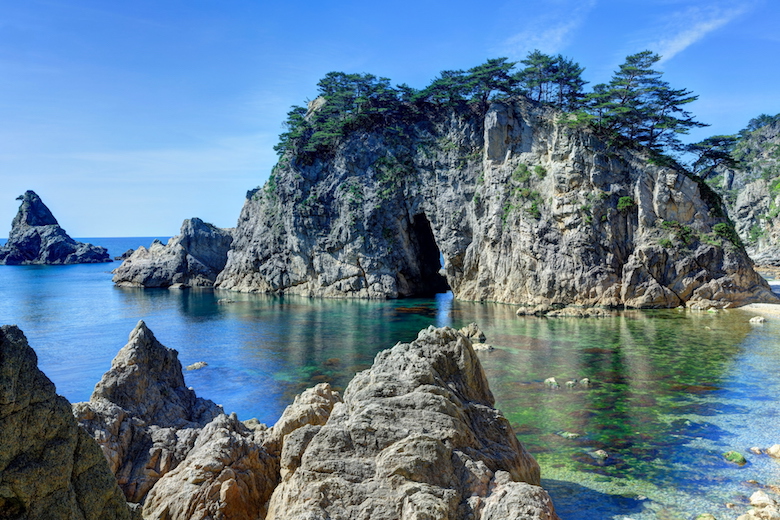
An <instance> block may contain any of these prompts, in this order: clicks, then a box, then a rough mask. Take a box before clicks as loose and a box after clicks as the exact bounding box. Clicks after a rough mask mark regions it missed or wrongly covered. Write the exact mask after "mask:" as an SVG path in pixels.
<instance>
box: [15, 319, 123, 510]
mask: <svg viewBox="0 0 780 520" xmlns="http://www.w3.org/2000/svg"><path fill="white" fill-rule="evenodd" d="M37 363H38V359H37V357H36V355H35V352H33V350H32V349H31V348H30V347H29V346H28V344H27V339H26V338H25V337H24V334H22V332H21V331H20V330H19V329H18V328H16V327H13V326H3V327H2V328H0V442H1V443H2V445H1V446H0V518H9V519H11V518H13V519H24V520H107V519H116V520H125V519H127V520H129V519H130V518H131V513H130V510H129V509H128V506H127V504H126V502H125V499H124V496H123V495H122V492H121V491H120V490H119V488H118V487H117V484H116V480H115V479H114V477H113V475H112V474H111V472H110V471H109V468H108V464H106V460H105V459H104V457H103V455H102V454H101V452H100V448H99V447H98V445H97V443H95V441H94V440H92V439H91V438H90V437H89V435H87V433H86V432H85V431H84V430H82V429H81V428H79V426H78V424H77V423H76V420H75V419H74V418H73V415H72V414H71V410H70V403H68V401H67V400H66V399H65V398H64V397H60V396H58V395H57V394H56V393H55V389H54V384H53V383H52V382H51V381H50V380H49V379H48V378H47V377H46V376H45V375H44V374H43V372H41V371H40V370H38V366H37Z"/></svg>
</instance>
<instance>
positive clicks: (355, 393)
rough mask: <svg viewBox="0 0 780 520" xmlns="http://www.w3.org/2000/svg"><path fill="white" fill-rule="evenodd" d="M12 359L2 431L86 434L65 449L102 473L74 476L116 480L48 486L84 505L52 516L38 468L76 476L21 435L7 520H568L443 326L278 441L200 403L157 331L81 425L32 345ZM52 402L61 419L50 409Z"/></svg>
mask: <svg viewBox="0 0 780 520" xmlns="http://www.w3.org/2000/svg"><path fill="white" fill-rule="evenodd" d="M0 346H2V351H0V354H2V355H0V371H1V372H2V373H3V375H4V378H3V382H4V384H3V391H4V395H3V397H4V399H3V401H2V403H0V405H2V406H3V407H5V408H3V409H2V418H3V419H4V420H3V422H2V426H0V427H3V428H5V427H7V425H8V427H13V428H18V427H19V425H20V423H19V422H18V421H17V422H14V421H8V420H6V419H7V418H9V417H13V418H16V419H18V420H22V421H24V422H28V423H29V424H30V426H31V427H37V428H41V429H42V431H44V432H45V431H47V428H48V426H43V424H42V422H41V421H45V422H46V423H47V424H50V425H51V424H59V423H60V422H62V421H64V422H65V423H67V424H70V425H71V426H70V427H69V428H70V429H69V430H68V433H67V434H64V433H58V435H59V437H58V438H57V442H58V443H63V442H64V443H74V442H77V443H81V444H83V445H85V446H87V447H88V449H87V448H84V449H87V451H88V452H89V453H91V454H92V455H91V458H90V459H89V460H90V461H91V462H89V463H87V462H85V461H84V460H82V458H81V457H82V456H81V455H80V454H81V452H77V453H76V455H75V456H74V459H73V460H72V462H71V464H75V465H76V466H78V467H80V466H83V465H85V464H88V465H89V467H91V468H93V469H92V470H91V471H92V473H90V475H91V476H92V477H93V478H94V475H96V474H97V473H95V472H98V473H99V474H100V475H103V476H102V477H101V478H100V479H98V480H96V481H95V485H93V486H91V487H90V489H89V490H85V489H83V485H82V486H81V487H79V486H78V485H74V484H68V483H67V482H66V481H62V479H59V478H53V477H52V478H50V479H49V480H50V482H46V483H45V484H46V486H57V485H59V486H60V487H63V486H64V488H65V489H67V490H68V493H72V495H71V496H73V498H72V499H68V500H69V501H70V502H68V503H75V504H79V505H78V507H77V508H76V509H73V511H72V512H68V510H66V509H64V508H65V506H62V507H60V506H57V507H54V506H53V505H47V506H46V507H44V504H48V503H47V502H45V501H43V500H42V497H43V496H47V494H49V493H51V490H50V489H49V488H46V489H45V490H42V489H39V488H41V487H43V486H42V484H41V483H40V482H37V477H36V476H37V475H39V474H40V473H36V472H33V473H30V471H29V469H28V468H30V467H36V468H47V471H49V470H51V471H55V472H56V471H62V470H60V469H58V468H59V466H56V469H52V468H55V465H56V464H58V461H59V460H60V459H61V457H60V456H56V457H55V456H54V452H52V451H51V449H50V448H47V446H48V445H49V444H47V443H48V442H50V441H48V436H47V435H46V434H42V435H39V436H38V437H35V436H33V437H29V438H26V440H25V441H23V442H19V443H17V442H16V441H17V440H20V439H19V436H18V435H17V434H14V435H11V434H10V431H11V430H9V432H8V433H9V435H3V436H0V439H3V449H2V450H0V451H1V452H2V453H9V452H13V450H14V449H20V448H23V449H25V450H26V452H27V455H26V456H25V457H24V460H23V462H24V464H21V465H20V464H19V461H18V460H17V459H13V457H12V460H17V462H16V463H13V462H12V461H9V460H8V458H0V511H3V512H7V511H10V510H11V509H9V508H11V507H13V508H15V509H13V511H17V512H20V513H19V514H20V515H24V516H19V517H20V518H26V519H37V518H40V519H43V518H47V519H52V518H53V519H57V518H96V519H97V518H131V517H132V518H136V519H138V518H146V519H153V518H154V519H157V518H168V519H170V520H174V519H181V520H184V519H204V520H205V519H207V518H213V519H216V518H223V519H247V520H256V519H258V518H268V519H271V518H302V517H306V518H336V517H337V518H345V519H347V518H355V519H357V518H366V517H367V516H366V515H370V517H371V518H379V519H382V518H387V519H394V518H420V519H422V518H452V519H456V518H457V519H460V518H463V519H466V518H468V519H474V520H478V519H485V520H487V519H498V518H519V517H522V518H529V519H539V520H557V518H558V517H557V515H556V514H555V510H554V507H553V504H552V501H551V500H550V498H549V496H548V495H547V493H546V492H545V491H544V490H543V489H542V488H541V487H539V484H540V479H539V466H538V465H537V464H536V462H535V461H534V459H533V457H531V456H530V455H529V454H528V453H527V452H526V451H525V449H524V448H523V447H522V445H520V444H519V443H518V441H517V438H516V437H515V435H514V432H513V431H512V428H511V426H510V425H509V423H508V422H507V420H506V419H505V418H504V417H503V416H502V415H501V413H500V412H499V411H497V410H496V409H495V408H494V407H493V406H494V400H493V396H492V393H491V392H490V389H489V387H488V383H487V380H486V379H485V375H484V372H483V370H482V368H481V365H480V362H479V360H478V359H477V357H476V353H475V351H474V349H473V347H472V345H471V342H470V341H469V339H468V338H467V337H466V336H465V335H464V334H462V333H460V332H458V331H455V330H453V329H449V328H441V329H436V328H434V327H429V328H428V329H424V330H422V331H421V332H420V333H419V335H418V337H417V339H416V340H415V341H413V342H411V343H406V344H400V343H399V344H398V345H396V346H395V347H393V348H392V349H389V350H386V351H383V352H381V353H380V354H379V355H377V358H376V360H375V363H374V366H373V367H372V368H371V369H369V370H366V371H364V372H361V373H359V374H358V375H356V377H355V378H354V380H353V381H352V382H351V383H350V384H349V385H348V386H347V388H346V389H345V391H344V395H343V397H342V396H340V395H339V394H338V393H337V392H335V391H333V390H332V389H331V388H330V386H329V385H328V384H326V383H323V384H319V385H317V386H316V387H314V388H312V389H309V390H307V391H306V392H304V393H303V394H301V395H300V396H298V397H297V398H296V399H295V402H294V403H293V404H291V405H290V406H288V407H287V409H286V410H285V411H284V413H283V414H282V417H281V418H280V419H279V421H277V423H276V424H275V425H274V426H273V427H270V428H268V427H266V426H264V425H260V424H257V423H256V422H252V421H248V422H247V423H246V424H244V423H241V422H240V421H238V420H237V418H236V417H235V415H231V416H228V415H225V414H224V413H222V410H221V409H220V408H219V407H217V406H216V405H215V404H214V403H213V402H211V401H208V400H204V399H201V398H198V397H197V396H195V394H194V392H193V391H192V390H190V389H187V388H186V387H185V386H184V381H183V377H182V367H181V364H180V363H179V361H178V356H177V354H176V352H175V351H173V350H171V349H167V348H166V347H164V346H163V345H162V344H160V343H159V341H157V339H156V338H155V337H154V335H153V334H152V332H151V331H150V330H149V329H148V327H146V325H145V324H144V323H143V322H139V324H138V325H137V326H136V328H135V329H134V330H133V331H132V333H131V334H130V339H129V342H128V344H127V345H126V346H125V347H123V348H122V349H121V350H120V352H119V353H118V354H117V357H116V358H115V359H114V361H113V362H112V366H111V369H110V370H109V371H108V372H106V374H105V375H104V377H103V378H102V380H101V381H100V382H99V383H98V385H97V386H96V387H95V392H94V393H93V395H92V397H91V398H90V401H89V402H87V403H76V404H74V405H73V414H75V417H76V418H77V419H78V421H79V424H80V425H81V427H77V426H76V422H75V419H74V417H73V415H71V413H70V410H69V409H68V407H67V401H66V400H65V399H64V398H61V397H58V396H56V395H55V394H54V388H53V385H52V384H51V382H49V381H48V379H47V378H46V377H45V376H44V375H43V374H42V373H41V372H40V371H39V370H38V369H37V368H36V366H35V365H36V360H35V354H34V352H33V351H32V349H31V348H30V347H29V346H28V345H27V341H26V339H25V338H24V335H23V334H22V333H21V331H19V329H17V328H16V327H11V326H5V327H3V328H2V337H1V338H0ZM6 374H14V376H13V377H9V378H8V379H6V377H5V375H6ZM20 378H22V379H20ZM24 378H31V379H30V380H28V379H24ZM22 380H24V381H25V382H24V384H16V383H14V382H15V381H19V382H21V381H22ZM41 392H43V394H42V393H41ZM44 394H45V395H46V396H47V397H45V398H42V397H41V396H42V395H44ZM41 399H43V402H47V400H49V401H50V400H54V401H56V402H57V403H59V404H58V406H59V409H58V410H59V411H57V412H52V411H51V409H50V408H44V409H43V410H41V409H40V406H39V405H38V403H40V402H42V401H41ZM8 406H11V407H13V409H12V410H9V409H8V408H7V407H8ZM40 413H43V415H40ZM86 432H89V434H90V435H91V437H92V438H91V439H90V438H89V435H87V433H86ZM74 439H76V440H74ZM78 439H81V440H78ZM93 440H94V442H93ZM6 444H10V446H7V445H6ZM81 444H80V445H81ZM98 446H99V448H98ZM90 450H91V451H90ZM101 450H102V452H103V455H104V457H99V456H98V459H97V460H96V459H95V454H96V453H100V451H101ZM68 460H70V459H68ZM9 462H10V463H9ZM71 473H73V474H74V475H75V474H76V473H75V472H74V471H71V470H66V471H65V472H64V474H71ZM112 473H113V475H114V476H115V477H116V481H113V479H110V475H111V474H112ZM107 475H108V476H109V479H107V478H106V476H107ZM98 481H99V482H101V483H102V484H101V485H102V487H100V486H98V485H96V483H97V482H98ZM25 486H27V487H25ZM28 488H32V491H30V490H29V489H28ZM22 489H24V491H20V490H22ZM120 489H121V491H120ZM63 492H64V491H63ZM58 493H59V492H58ZM95 495H97V497H96V496H95ZM122 495H124V497H123V499H118V497H119V496H122ZM53 496H57V495H53ZM125 500H127V501H128V503H129V505H125ZM81 504H87V505H86V506H82V505H81ZM74 507H75V506H74ZM3 508H5V509H3ZM89 511H99V513H91V512H89Z"/></svg>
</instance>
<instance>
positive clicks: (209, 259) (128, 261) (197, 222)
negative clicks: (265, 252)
mask: <svg viewBox="0 0 780 520" xmlns="http://www.w3.org/2000/svg"><path fill="white" fill-rule="evenodd" d="M232 242H233V236H232V235H231V232H230V230H226V229H221V228H218V227H216V226H213V225H211V224H208V223H206V222H203V221H202V220H201V219H199V218H193V219H187V220H185V221H184V223H183V224H182V225H181V231H180V233H179V234H178V235H177V236H175V237H173V238H171V239H170V240H168V243H167V244H163V243H162V242H160V241H159V240H155V241H154V242H153V243H152V245H151V246H150V247H149V248H148V249H147V248H145V247H139V248H138V249H136V250H135V251H133V252H132V253H131V254H130V255H129V256H128V257H127V258H125V259H124V261H123V262H122V265H120V266H119V267H117V268H116V269H114V278H113V280H114V283H115V284H117V285H119V286H124V287H171V286H175V287H190V286H191V287H211V286H212V285H214V280H215V279H216V278H217V275H218V274H219V272H220V271H222V269H223V268H224V267H225V262H227V253H228V249H230V244H231V243H232Z"/></svg>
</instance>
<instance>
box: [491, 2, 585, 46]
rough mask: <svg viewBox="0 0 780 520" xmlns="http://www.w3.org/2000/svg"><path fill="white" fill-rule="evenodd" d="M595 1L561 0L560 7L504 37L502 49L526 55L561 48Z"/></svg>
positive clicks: (569, 39)
mask: <svg viewBox="0 0 780 520" xmlns="http://www.w3.org/2000/svg"><path fill="white" fill-rule="evenodd" d="M595 5H596V0H587V1H585V2H583V1H582V0H578V1H577V0H575V1H564V2H561V3H560V7H558V8H557V9H554V10H551V11H550V12H548V13H547V14H545V15H544V16H539V17H537V18H535V19H532V20H531V21H530V22H528V23H527V24H525V27H524V29H523V30H522V31H520V32H519V33H517V34H515V35H513V36H510V37H509V38H507V39H506V40H504V42H503V45H502V52H503V53H504V54H506V55H507V56H509V57H511V58H525V56H526V55H527V54H528V53H529V52H531V51H533V50H536V49H538V50H540V51H542V52H544V53H546V54H556V53H558V52H561V51H562V50H563V49H564V48H566V46H567V45H568V44H569V42H570V41H571V39H572V37H573V35H574V33H575V32H576V31H577V29H579V28H580V27H581V26H582V24H583V23H585V19H586V18H587V15H588V13H589V12H590V11H591V10H592V9H593V8H594V7H595Z"/></svg>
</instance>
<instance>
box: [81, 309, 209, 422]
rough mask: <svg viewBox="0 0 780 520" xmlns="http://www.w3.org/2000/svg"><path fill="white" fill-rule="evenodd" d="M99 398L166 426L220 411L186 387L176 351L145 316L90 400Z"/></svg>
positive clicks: (207, 419)
mask: <svg viewBox="0 0 780 520" xmlns="http://www.w3.org/2000/svg"><path fill="white" fill-rule="evenodd" d="M101 400H107V401H110V402H111V403H114V404H115V405H117V406H119V407H121V408H123V409H124V410H126V411H127V412H129V413H130V414H132V415H135V416H137V417H139V418H140V419H142V420H143V421H144V422H146V423H148V424H156V425H159V426H163V427H168V426H175V427H179V428H184V427H193V426H195V425H198V426H202V425H203V424H205V423H206V422H208V421H210V420H211V419H212V418H214V417H216V416H217V415H219V413H221V409H219V407H217V405H215V404H214V403H213V402H211V401H208V400H205V399H200V398H198V397H196V395H195V392H193V391H192V390H190V389H189V388H187V386H186V385H185V383H184V374H183V373H182V367H181V362H179V355H178V352H176V351H175V350H173V349H171V348H168V347H166V346H165V345H163V344H162V343H160V342H159V341H158V340H157V338H155V337H154V333H153V332H152V331H151V329H149V327H147V326H146V323H145V322H144V321H143V320H141V321H139V322H138V324H137V325H136V326H135V328H134V329H133V331H132V332H131V333H130V339H129V341H128V342H127V345H125V346H124V347H122V349H121V350H120V351H119V353H117V355H116V357H115V358H114V360H113V361H112V362H111V369H110V370H109V371H108V372H106V373H105V374H103V378H102V379H101V380H100V382H99V383H98V384H97V385H95V391H94V392H93V393H92V397H91V398H90V402H97V401H101ZM193 423H196V424H193Z"/></svg>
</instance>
